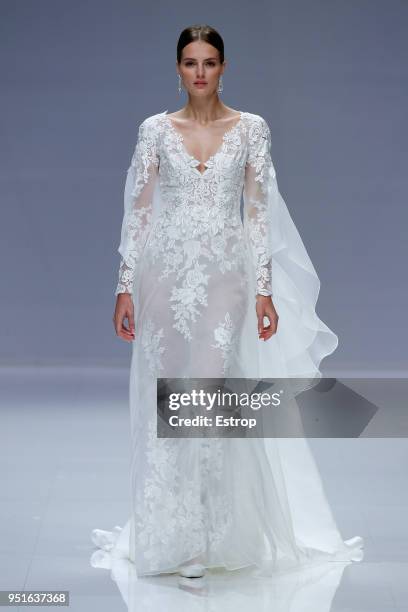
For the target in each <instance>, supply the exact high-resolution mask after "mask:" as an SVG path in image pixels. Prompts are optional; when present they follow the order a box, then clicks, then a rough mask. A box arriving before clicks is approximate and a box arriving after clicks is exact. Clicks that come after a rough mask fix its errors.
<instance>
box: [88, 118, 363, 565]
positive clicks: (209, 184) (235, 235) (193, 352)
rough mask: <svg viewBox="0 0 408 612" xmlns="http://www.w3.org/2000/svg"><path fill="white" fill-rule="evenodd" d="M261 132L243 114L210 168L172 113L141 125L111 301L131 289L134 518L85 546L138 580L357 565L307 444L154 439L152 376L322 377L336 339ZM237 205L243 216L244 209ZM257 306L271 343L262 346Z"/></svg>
mask: <svg viewBox="0 0 408 612" xmlns="http://www.w3.org/2000/svg"><path fill="white" fill-rule="evenodd" d="M270 145H271V136H270V130H269V127H268V124H267V122H266V121H265V120H264V119H263V118H262V117H261V116H260V115H256V114H253V113H250V112H241V113H240V114H239V116H238V117H237V120H236V122H235V124H234V126H233V127H232V128H231V129H229V130H227V131H226V132H225V133H224V135H223V139H222V142H221V143H220V146H219V148H218V150H217V151H216V153H215V154H214V155H212V156H211V157H210V158H209V159H208V160H207V162H206V163H205V164H204V166H205V169H204V170H203V172H202V171H201V170H200V169H199V166H200V164H201V162H200V161H199V160H197V159H195V158H194V157H193V156H192V155H191V154H190V153H189V152H188V150H187V148H186V143H185V140H184V137H183V136H182V135H181V134H180V133H179V131H178V130H177V129H176V128H175V126H174V124H173V121H172V119H171V118H170V116H169V115H168V114H167V111H164V112H161V113H158V114H155V115H152V116H150V117H148V118H146V119H145V120H144V121H143V122H142V124H141V125H140V127H139V133H138V140H137V144H136V148H135V151H134V154H133V157H132V161H131V165H130V167H129V169H128V173H127V180H126V186H125V201H124V217H123V224H122V233H121V242H120V246H119V252H120V254H121V257H122V258H121V263H120V270H119V283H118V286H117V289H116V294H118V293H122V292H127V293H132V294H133V295H132V297H133V302H134V307H135V325H136V329H135V340H134V341H133V343H132V347H133V351H132V361H131V372H130V424H131V432H130V434H131V440H132V459H131V466H130V476H131V499H132V508H131V516H130V518H129V521H128V522H127V524H126V525H124V526H123V528H121V527H119V526H117V527H115V528H114V529H113V530H112V531H103V530H99V529H95V530H93V532H92V539H93V541H94V543H95V544H96V545H97V546H98V547H100V548H101V549H103V550H105V551H109V552H110V554H112V555H114V556H116V557H121V556H122V557H125V558H128V559H130V560H131V561H132V562H133V563H134V564H135V568H136V572H137V575H138V576H146V575H152V574H157V573H161V572H171V571H176V570H177V568H178V566H179V565H182V564H184V563H186V562H188V561H189V560H191V559H193V558H195V557H196V556H198V555H201V558H202V559H203V560H204V564H205V565H206V566H207V567H224V568H227V569H229V570H233V569H236V568H240V567H245V566H252V565H253V566H254V568H255V569H256V568H258V569H259V570H260V571H262V572H264V573H266V574H268V573H274V572H277V571H281V570H286V569H287V568H293V567H298V566H302V565H310V564H315V563H321V562H322V561H323V562H325V561H336V560H339V561H351V560H361V559H362V555H363V551H362V547H363V540H362V538H361V537H358V536H357V537H354V538H351V539H349V540H345V541H344V540H343V539H342V536H341V535H340V533H339V530H338V528H337V525H336V523H335V520H334V518H333V515H332V513H331V510H330V507H329V504H328V501H327V499H326V496H325V493H324V490H323V487H322V482H321V479H320V475H319V472H318V470H317V467H316V465H315V462H314V458H313V455H312V453H311V451H310V450H309V447H308V443H307V440H305V439H304V438H276V439H273V438H265V439H262V438H253V439H248V438H245V439H243V438H228V439H225V438H224V439H223V438H210V439H208V438H205V439H204V438H202V439H201V438H178V439H177V438H176V439H172V438H157V437H156V418H157V416H156V411H157V403H156V377H162V378H164V377H175V378H183V377H192V378H194V377H195V378H206V377H216V378H222V377H244V378H245V377H246V378H248V379H249V378H252V379H256V380H259V379H262V378H275V377H282V378H283V377H294V378H301V383H300V385H298V388H297V392H300V391H302V389H306V388H309V387H310V386H312V385H313V384H316V382H317V381H318V380H319V378H320V377H321V373H320V370H319V365H320V362H321V360H322V359H323V357H325V356H326V355H328V354H330V353H332V352H333V351H334V350H335V348H336V346H337V342H338V340H337V336H336V335H335V334H334V333H333V332H332V331H331V330H330V329H329V328H328V327H327V326H326V325H325V324H324V323H323V322H322V321H321V320H320V319H319V318H318V316H317V314H316V312H315V306H316V301H317V297H318V293H319V289H320V283H319V279H318V276H317V274H316V272H315V270H314V267H313V265H312V263H311V261H310V259H309V257H308V254H307V252H306V249H305V247H304V246H303V243H302V240H301V238H300V236H299V234H298V232H297V230H296V227H295V225H294V223H293V221H292V219H291V217H290V215H289V212H288V210H287V207H286V205H285V202H284V200H283V199H282V197H281V195H280V193H279V191H278V187H277V181H276V174H275V170H274V167H273V163H272V160H271V155H270ZM241 195H243V204H244V206H243V220H241V214H240V204H241ZM256 294H262V295H272V296H273V302H274V305H275V308H276V310H277V312H278V315H279V324H278V330H277V333H276V334H275V335H274V336H272V338H270V339H269V340H267V341H266V342H264V341H262V340H259V339H258V333H257V318H256V311H255V304H256V297H255V296H256Z"/></svg>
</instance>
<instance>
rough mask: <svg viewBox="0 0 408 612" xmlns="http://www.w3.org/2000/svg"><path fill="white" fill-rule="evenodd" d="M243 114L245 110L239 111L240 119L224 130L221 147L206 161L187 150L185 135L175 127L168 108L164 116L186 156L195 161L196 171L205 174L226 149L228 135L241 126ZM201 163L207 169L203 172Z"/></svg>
mask: <svg viewBox="0 0 408 612" xmlns="http://www.w3.org/2000/svg"><path fill="white" fill-rule="evenodd" d="M243 115H244V111H239V117H238V121H236V122H235V123H234V125H233V126H232V127H230V128H228V130H225V132H224V133H223V135H222V140H221V144H220V145H219V147H218V148H217V150H216V151H215V153H213V155H210V157H209V158H208V159H207V160H206V161H205V162H203V161H201V160H200V159H197V158H196V157H194V155H191V153H189V152H188V151H187V148H186V145H185V142H184V136H183V134H182V133H181V132H179V131H178V130H177V129H176V128H175V127H174V124H173V121H172V120H171V118H170V116H169V114H168V111H167V110H165V111H164V116H165V118H166V119H167V123H168V124H169V126H170V128H171V130H172V131H173V132H174V134H175V136H176V137H177V138H178V141H179V143H180V146H181V148H182V150H183V152H184V154H185V155H186V156H187V157H188V158H189V159H190V160H191V161H192V162H194V165H195V168H194V169H195V170H196V172H198V174H199V175H200V176H204V174H206V173H207V171H208V168H209V167H210V166H211V164H212V162H213V160H214V159H215V158H216V157H217V155H219V154H220V153H221V151H223V149H224V145H225V143H226V139H227V136H229V135H230V134H231V133H232V132H234V130H236V129H237V128H238V126H239V125H240V124H241V122H242V119H243ZM201 165H203V166H204V167H205V169H204V171H203V172H201V171H200V170H199V169H198V168H197V166H201Z"/></svg>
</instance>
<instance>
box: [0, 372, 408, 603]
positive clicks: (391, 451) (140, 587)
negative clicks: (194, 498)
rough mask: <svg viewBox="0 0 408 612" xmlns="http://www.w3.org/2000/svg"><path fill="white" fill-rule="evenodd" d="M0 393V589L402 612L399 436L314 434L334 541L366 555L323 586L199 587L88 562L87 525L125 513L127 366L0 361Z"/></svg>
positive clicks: (404, 446)
mask: <svg viewBox="0 0 408 612" xmlns="http://www.w3.org/2000/svg"><path fill="white" fill-rule="evenodd" d="M356 385H357V383H356ZM354 388H355V389H356V387H354ZM0 392H1V396H0V409H1V439H0V441H1V445H0V457H1V482H2V486H1V489H0V513H1V517H0V525H1V539H0V567H1V570H0V589H1V590H13V589H17V590H59V589H61V590H69V592H70V606H69V609H70V610H73V611H81V612H85V611H86V612H105V611H106V612H107V611H108V610H109V612H112V611H115V612H117V611H119V610H126V609H127V605H126V602H128V605H129V610H132V612H135V611H141V612H151V611H156V610H157V612H159V611H160V612H161V611H165V612H173V610H174V611H176V610H177V612H179V611H183V610H188V611H189V612H194V611H195V610H199V611H200V612H201V611H203V612H204V611H206V612H208V611H211V612H213V611H214V612H218V611H220V612H229V610H234V612H243V611H245V612H246V611H247V610H248V611H251V612H260V611H263V610H265V611H266V610H268V611H272V610H273V611H274V612H305V611H310V612H329V610H330V611H333V612H340V611H341V612H351V611H353V612H354V611H355V612H365V611H367V612H368V611H369V612H390V611H398V612H402V611H408V520H407V517H408V486H407V485H408V475H407V473H408V470H407V468H408V442H407V440H405V439H400V438H394V439H393V438H384V439H380V438H374V439H373V438H366V439H329V440H325V439H313V440H311V441H310V442H311V446H312V449H313V452H314V454H315V457H316V460H317V462H318V466H319V469H320V471H321V474H322V478H323V481H324V485H325V490H326V492H327V495H328V497H329V500H330V503H331V506H332V508H333V512H334V515H335V517H336V519H337V522H338V524H339V527H340V530H341V532H342V535H343V536H344V539H346V538H349V537H352V536H354V535H361V536H363V537H364V540H365V554H364V560H363V561H362V562H359V563H351V564H348V565H346V566H344V565H341V564H333V565H336V566H337V567H336V568H334V570H333V573H332V579H331V580H329V581H327V580H325V581H324V582H323V583H319V576H318V575H317V574H315V575H314V576H313V577H312V578H313V579H312V580H310V581H308V582H307V583H305V581H304V580H303V578H299V577H297V576H295V575H294V576H293V578H291V579H288V578H285V579H282V580H280V579H278V578H277V580H276V581H274V580H269V582H268V581H265V582H264V581H259V580H258V582H254V581H253V580H252V579H251V578H250V576H248V575H247V574H246V573H245V572H242V573H241V574H239V573H237V572H227V573H223V572H218V571H217V572H210V573H209V574H208V575H207V577H206V578H205V580H204V581H201V582H200V583H198V584H194V585H193V586H194V587H195V588H193V587H191V588H189V587H188V585H187V586H186V585H185V584H183V583H182V581H181V580H180V579H179V578H178V577H177V576H176V575H173V576H170V575H167V576H165V575H163V576H159V577H154V578H150V579H140V580H138V581H133V583H131V582H132V581H131V580H130V581H129V575H128V570H129V568H128V567H126V564H124V563H123V562H121V563H118V566H117V567H113V568H112V571H110V570H107V569H97V568H94V567H92V566H91V564H90V558H91V555H92V553H93V552H94V550H95V549H94V547H93V545H92V542H91V541H90V533H91V531H92V529H93V528H95V527H98V528H100V529H112V527H113V526H115V525H123V524H124V523H125V521H126V520H127V519H128V515H129V504H130V500H129V481H128V469H129V467H128V466H129V447H130V444H129V438H128V435H129V434H128V420H129V415H128V405H127V393H128V371H127V370H120V369H117V370H115V369H108V368H94V369H92V368H77V369H72V368H71V369H68V368H62V367H60V368H58V367H56V368H46V367H38V368H28V367H22V368H7V367H3V368H0ZM362 393H363V391H362ZM383 395H384V397H379V398H373V397H370V398H368V399H370V400H371V401H375V402H385V401H386V394H383ZM113 398H114V399H113ZM404 399H405V401H406V398H404ZM187 582H188V581H187ZM190 582H191V581H190ZM316 602H320V603H319V606H318V607H317V606H316ZM13 609H14V610H20V609H21V610H26V609H27V607H21V608H16V607H13ZM36 609H39V610H40V609H41V610H42V609H43V608H42V607H37V608H36ZM44 609H45V608H44ZM48 609H49V608H48Z"/></svg>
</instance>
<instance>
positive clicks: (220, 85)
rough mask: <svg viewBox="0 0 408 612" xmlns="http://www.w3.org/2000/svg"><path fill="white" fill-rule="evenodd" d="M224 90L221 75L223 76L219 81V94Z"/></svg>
mask: <svg viewBox="0 0 408 612" xmlns="http://www.w3.org/2000/svg"><path fill="white" fill-rule="evenodd" d="M223 89H224V85H223V83H222V74H221V76H220V78H219V80H218V90H217V91H218V93H221V92H222V90H223Z"/></svg>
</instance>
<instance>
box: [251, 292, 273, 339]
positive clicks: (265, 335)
mask: <svg viewBox="0 0 408 612" xmlns="http://www.w3.org/2000/svg"><path fill="white" fill-rule="evenodd" d="M256 316H257V318H258V336H259V339H260V340H263V341H264V342H265V340H269V338H271V336H273V335H274V334H276V331H277V329H278V320H279V315H278V313H277V312H276V310H275V306H274V305H273V302H272V298H271V296H270V295H267V296H266V295H260V294H259V293H258V294H257V296H256ZM264 317H267V318H268V319H269V325H264V322H263V319H264Z"/></svg>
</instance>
